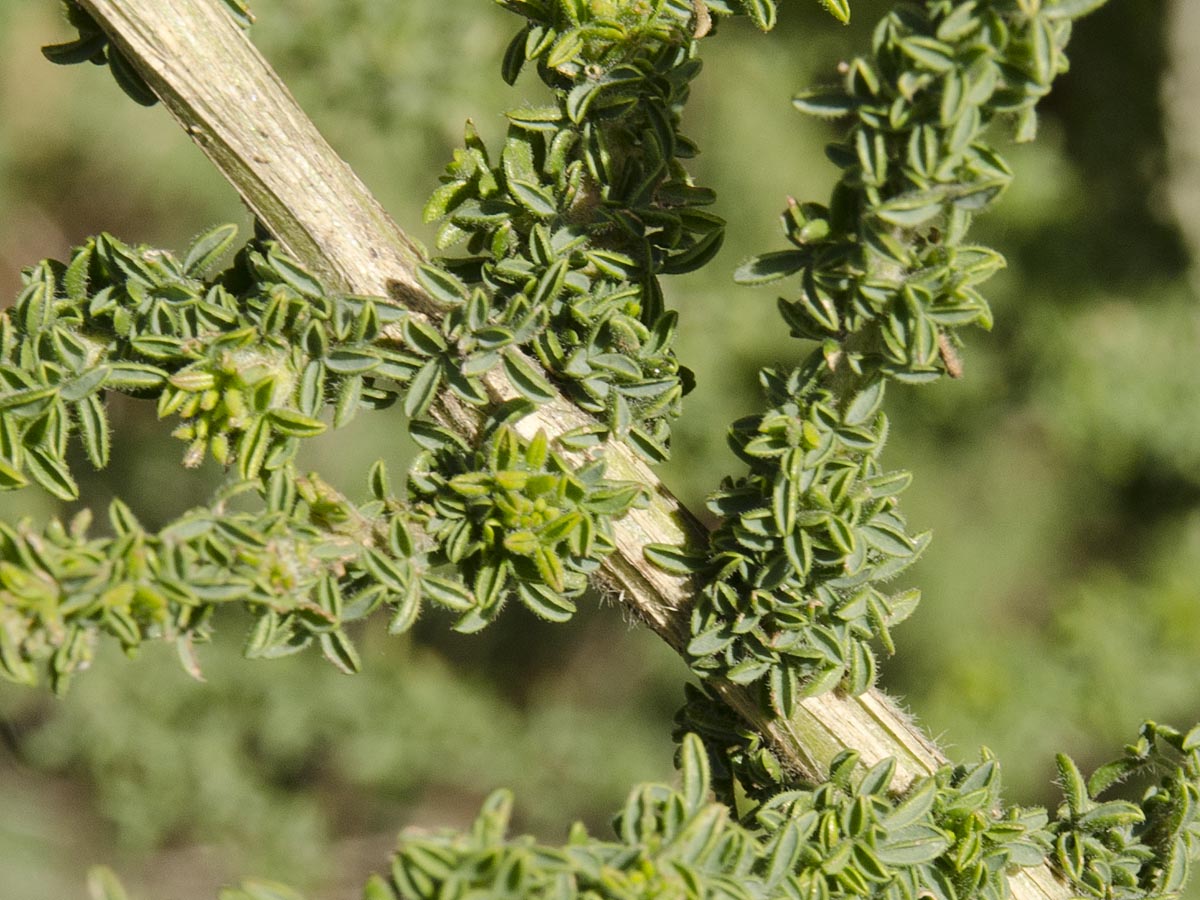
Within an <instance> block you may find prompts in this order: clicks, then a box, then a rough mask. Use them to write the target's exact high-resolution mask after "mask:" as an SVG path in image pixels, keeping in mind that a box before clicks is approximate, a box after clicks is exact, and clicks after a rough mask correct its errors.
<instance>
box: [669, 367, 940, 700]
mask: <svg viewBox="0 0 1200 900" xmlns="http://www.w3.org/2000/svg"><path fill="white" fill-rule="evenodd" d="M761 380H762V383H763V387H764V389H765V393H766V396H767V402H768V404H769V407H768V409H767V410H766V411H765V412H764V413H762V414H760V415H757V416H753V417H750V418H748V419H744V420H742V421H740V422H738V423H736V424H735V425H734V426H733V429H732V431H731V437H730V443H731V445H732V447H733V449H734V451H735V452H736V453H737V454H738V456H739V457H741V458H742V459H743V460H745V461H746V462H747V464H748V465H749V473H748V474H747V475H746V476H744V477H742V478H739V479H737V480H730V481H727V482H726V484H725V485H724V486H723V488H722V490H720V491H718V492H717V493H715V494H713V495H712V497H711V498H710V499H709V503H708V505H709V508H710V509H711V510H712V511H713V512H714V513H716V514H717V515H719V516H721V517H722V523H721V525H720V526H719V527H718V529H717V530H716V532H715V533H714V534H713V537H712V542H711V547H710V553H709V556H708V558H707V559H706V560H704V562H703V564H702V565H700V566H694V565H693V566H688V565H686V564H685V565H684V566H681V568H691V569H699V571H700V572H701V573H702V576H703V578H704V585H703V588H702V590H701V592H700V593H699V595H698V598H697V602H696V605H695V606H694V608H693V611H692V617H691V629H692V639H691V642H690V644H689V645H688V654H689V655H690V656H691V658H692V665H693V668H694V669H695V670H696V671H697V672H699V673H700V674H702V675H705V676H707V677H711V676H713V675H719V676H720V677H722V678H725V679H727V680H729V681H732V682H734V683H737V684H751V683H754V682H758V681H760V680H763V679H765V681H766V685H767V686H768V688H769V695H770V704H771V705H772V706H773V707H774V709H775V710H776V711H777V712H778V713H779V714H780V715H783V716H788V715H790V714H791V712H792V709H793V706H794V704H795V703H796V701H797V700H798V699H799V698H800V697H802V696H806V695H810V694H814V693H819V692H824V691H826V690H829V689H830V688H832V687H834V686H837V685H839V684H840V685H842V686H843V687H844V688H845V689H846V690H849V691H851V692H852V693H861V692H862V691H864V690H866V689H867V688H868V687H870V686H871V684H872V683H873V682H874V678H875V659H874V654H873V652H872V650H871V648H870V646H869V642H870V641H872V640H878V641H880V642H881V643H882V644H883V645H884V647H886V648H887V649H888V650H889V651H890V650H891V649H892V643H891V636H890V628H891V626H893V625H895V624H897V623H899V622H901V621H903V620H904V619H905V618H907V617H908V616H909V615H910V614H911V613H912V611H913V610H914V609H915V607H916V604H917V600H918V596H919V595H918V594H917V592H916V591H903V592H900V593H892V594H889V593H886V592H885V591H884V590H882V589H881V587H880V585H881V583H882V582H884V581H886V580H888V579H890V578H892V577H894V576H895V575H896V574H898V573H899V572H901V571H902V570H903V569H905V568H906V567H908V566H909V565H911V564H912V563H913V562H914V561H915V560H916V558H917V557H918V556H919V555H920V553H921V551H922V550H923V549H924V547H925V546H926V544H927V543H928V535H926V534H921V535H915V536H912V535H909V533H908V531H907V527H906V525H905V522H904V519H903V518H902V517H901V516H900V514H899V513H898V511H897V509H896V503H897V500H896V497H897V495H898V494H899V493H900V492H901V491H902V490H903V489H904V488H905V487H906V486H907V485H908V483H909V481H910V480H911V477H910V476H909V475H908V473H906V472H888V471H885V470H884V469H883V467H882V465H881V463H880V460H879V455H880V452H881V451H882V449H883V444H884V441H885V440H886V437H887V418H886V417H885V416H884V415H883V413H882V412H880V409H879V407H880V404H881V402H882V400H883V386H884V382H883V381H882V380H876V381H874V382H872V383H871V384H870V385H868V386H867V387H865V388H863V389H862V390H861V391H859V393H858V394H856V395H855V396H854V397H853V398H852V400H851V402H850V403H849V405H848V406H846V408H844V409H839V407H838V404H837V402H836V399H835V398H834V396H833V395H832V394H831V393H830V392H829V390H827V389H826V388H823V387H821V386H820V384H819V372H814V371H812V369H811V368H810V369H809V370H808V371H805V370H795V371H793V372H791V373H790V374H788V375H786V376H785V375H781V374H779V373H776V372H773V371H770V370H764V371H763V372H762V374H761ZM648 552H649V553H650V555H651V558H652V559H654V558H656V557H655V554H658V556H657V558H658V559H659V560H660V565H664V566H665V567H668V568H670V567H671V563H670V559H669V558H668V557H667V553H668V552H669V548H666V547H654V548H651V549H650V551H648Z"/></svg>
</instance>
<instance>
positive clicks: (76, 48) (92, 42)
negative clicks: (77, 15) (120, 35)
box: [42, 32, 108, 66]
mask: <svg viewBox="0 0 1200 900" xmlns="http://www.w3.org/2000/svg"><path fill="white" fill-rule="evenodd" d="M107 46H108V35H106V34H104V33H103V32H97V33H95V34H89V35H82V36H80V37H79V39H78V40H74V41H69V42H67V43H65V44H49V45H47V46H45V47H43V48H42V56H44V57H46V59H48V60H50V62H52V63H54V64H56V65H59V66H70V65H75V64H77V63H85V62H87V61H88V60H90V59H92V58H94V57H95V56H96V55H97V54H98V53H100V52H101V51H103V50H104V48H105V47H107Z"/></svg>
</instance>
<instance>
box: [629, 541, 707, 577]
mask: <svg viewBox="0 0 1200 900" xmlns="http://www.w3.org/2000/svg"><path fill="white" fill-rule="evenodd" d="M642 553H643V555H644V556H645V557H646V559H647V560H649V561H650V562H652V563H653V564H654V565H656V566H657V567H658V568H660V569H662V570H663V571H664V572H670V573H671V574H672V575H698V574H699V573H701V572H703V571H704V569H705V567H706V565H707V563H708V559H707V558H706V557H705V556H703V555H701V554H699V553H696V552H693V551H688V550H684V549H683V548H682V547H675V546H672V545H671V544H647V545H646V546H645V547H644V548H643V549H642Z"/></svg>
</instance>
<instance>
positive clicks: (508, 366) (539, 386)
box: [503, 353, 558, 403]
mask: <svg viewBox="0 0 1200 900" xmlns="http://www.w3.org/2000/svg"><path fill="white" fill-rule="evenodd" d="M503 358H504V373H505V374H506V375H508V379H509V381H511V382H512V385H513V387H515V388H516V389H517V390H518V391H520V392H521V396H523V397H525V398H526V399H528V400H531V401H533V402H534V403H549V402H550V401H551V400H553V399H554V398H555V397H557V396H558V392H557V391H556V390H555V389H554V388H553V387H552V386H551V385H550V382H548V381H546V379H545V378H543V377H542V376H541V375H539V374H538V372H537V370H536V369H534V368H533V366H531V365H530V364H529V363H528V362H526V361H525V359H524V358H523V357H522V356H521V355H520V354H517V353H505V354H504V356H503Z"/></svg>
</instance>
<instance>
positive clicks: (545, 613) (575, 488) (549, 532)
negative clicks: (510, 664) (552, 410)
mask: <svg viewBox="0 0 1200 900" xmlns="http://www.w3.org/2000/svg"><path fill="white" fill-rule="evenodd" d="M418 440H419V441H420V442H421V443H422V444H423V445H425V446H428V447H430V448H431V449H429V450H427V451H426V453H425V454H423V455H422V456H420V457H418V458H417V460H416V462H415V463H414V464H413V468H412V470H411V471H410V472H409V483H410V485H411V486H412V493H413V496H414V498H415V499H416V500H417V510H418V514H419V515H421V516H422V517H423V518H424V520H425V528H426V530H427V532H428V533H429V534H430V536H431V537H432V538H433V539H434V540H436V541H437V542H438V549H437V552H436V554H435V555H434V557H433V560H434V562H445V563H449V564H451V565H454V566H456V567H457V568H458V571H459V572H460V573H461V574H462V577H463V579H464V580H465V582H466V583H467V584H469V585H472V587H473V590H474V594H475V597H476V598H477V605H476V606H475V607H473V608H471V609H469V610H467V611H466V614H465V615H464V616H463V618H461V619H459V621H458V622H457V624H456V625H455V628H456V629H457V630H458V631H463V632H471V631H478V630H479V629H480V628H482V627H483V626H484V625H486V624H488V623H489V622H490V621H491V620H492V619H493V618H494V617H495V616H496V615H497V614H498V613H499V612H500V609H501V608H502V607H503V606H504V603H505V601H506V600H507V599H508V597H509V595H510V594H512V593H513V591H514V590H515V592H516V594H517V596H518V597H519V598H520V600H521V602H522V603H523V604H525V606H527V607H528V608H529V609H530V610H531V611H532V612H534V613H536V614H537V615H539V616H541V617H543V618H546V619H549V620H551V621H553V622H563V621H566V620H567V619H569V618H570V617H571V615H572V614H573V613H574V612H575V604H574V603H573V602H572V598H574V597H578V596H580V595H581V594H582V593H583V592H584V590H585V588H586V587H587V584H588V576H590V575H592V574H594V573H595V571H596V570H597V569H598V568H599V563H600V560H601V559H602V558H603V557H604V556H606V555H608V554H609V553H611V552H612V550H613V549H614V545H613V538H612V526H611V524H610V520H611V519H612V518H613V517H620V516H622V515H624V514H625V513H626V512H627V511H628V510H629V509H630V507H631V506H634V505H638V504H642V505H644V503H645V490H644V488H642V486H641V485H638V484H634V483H631V482H613V481H608V480H606V479H605V478H604V477H603V471H604V466H603V463H602V462H601V461H597V462H594V463H591V464H589V465H586V466H583V467H581V468H578V469H574V470H573V469H572V468H571V467H570V466H569V465H568V464H567V463H566V462H565V461H564V460H563V459H562V458H561V457H559V456H557V455H556V454H554V453H552V452H551V451H550V447H549V441H548V439H547V438H546V434H545V432H541V431H539V432H538V434H537V435H536V436H535V437H534V439H533V440H532V441H530V442H529V443H528V444H525V445H522V442H521V441H520V439H519V438H518V437H517V435H516V433H515V432H514V431H512V430H511V429H510V428H504V427H502V428H501V429H499V431H498V432H497V433H496V434H495V435H494V436H493V437H492V438H491V439H490V440H489V441H488V445H487V447H486V448H485V449H484V450H481V451H477V452H475V453H473V454H472V453H470V452H469V451H468V449H467V448H466V447H465V446H464V445H463V444H462V442H461V440H459V439H458V438H456V437H455V436H454V435H452V434H450V433H448V432H445V431H442V430H440V429H439V430H436V431H427V432H424V433H422V434H421V436H420V437H419V438H418Z"/></svg>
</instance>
